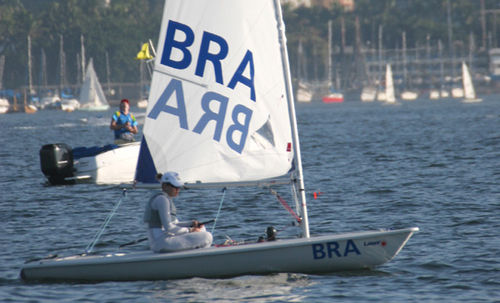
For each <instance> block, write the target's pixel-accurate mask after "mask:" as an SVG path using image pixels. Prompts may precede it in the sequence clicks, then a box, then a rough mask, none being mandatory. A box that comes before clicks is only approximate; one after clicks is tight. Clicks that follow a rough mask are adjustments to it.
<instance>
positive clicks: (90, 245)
mask: <svg viewBox="0 0 500 303" xmlns="http://www.w3.org/2000/svg"><path fill="white" fill-rule="evenodd" d="M126 196H127V189H126V188H124V189H123V192H122V196H121V198H120V200H119V201H118V203H116V205H115V207H114V208H113V209H112V210H111V212H110V213H109V215H108V217H107V218H106V220H104V223H103V224H102V225H101V229H100V230H99V231H98V232H97V234H96V235H95V236H94V239H93V240H92V242H90V243H89V245H87V248H85V253H86V254H90V253H91V252H92V250H93V249H94V246H95V245H96V243H97V242H98V241H99V238H100V237H101V235H102V233H103V232H104V229H106V226H108V223H109V221H111V218H112V217H113V215H114V214H115V213H116V211H117V210H118V207H120V204H121V203H122V202H123V200H124V199H125V197H126Z"/></svg>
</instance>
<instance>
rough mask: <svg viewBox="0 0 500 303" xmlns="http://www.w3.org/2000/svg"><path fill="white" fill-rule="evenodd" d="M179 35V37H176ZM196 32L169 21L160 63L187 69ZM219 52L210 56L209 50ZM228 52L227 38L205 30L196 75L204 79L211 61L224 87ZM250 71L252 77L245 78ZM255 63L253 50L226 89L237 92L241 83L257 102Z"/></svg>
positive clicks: (245, 57)
mask: <svg viewBox="0 0 500 303" xmlns="http://www.w3.org/2000/svg"><path fill="white" fill-rule="evenodd" d="M181 32H182V33H183V35H182V34H181ZM177 33H179V34H177ZM176 36H177V39H181V38H180V37H182V36H183V37H182V38H183V40H176ZM195 38H196V37H195V34H194V31H193V30H192V29H191V28H190V27H189V26H187V25H185V24H182V23H179V22H175V21H172V20H170V21H169V22H168V27H167V33H166V37H165V43H164V46H163V54H162V57H161V64H163V65H165V66H168V67H172V68H175V69H186V68H188V67H189V66H190V65H191V62H192V61H193V54H192V53H191V51H190V50H189V47H190V46H191V45H193V43H194V41H195ZM211 44H216V45H217V46H218V47H215V46H214V47H212V48H211V47H210V45H211ZM217 48H218V52H217V53H215V52H214V53H210V49H212V51H213V49H217ZM173 53H175V54H176V57H179V56H180V58H176V59H177V60H175V59H173V58H172V54H173ZM228 53H229V45H228V44H227V41H226V39H224V38H223V37H221V36H218V35H216V34H213V33H210V32H207V31H204V32H203V35H202V38H201V46H200V49H199V54H198V60H197V63H196V70H195V75H196V76H198V77H201V78H203V76H204V73H205V66H206V63H207V62H208V61H210V62H211V63H212V65H213V70H214V73H215V81H216V82H217V83H219V84H221V85H224V79H223V73H222V64H221V62H222V60H224V59H225V58H226V57H227V55H228ZM247 69H248V74H249V77H247V76H245V75H244V73H245V71H246V70H247ZM254 75H255V68H254V60H253V54H252V52H251V51H250V50H247V51H246V53H245V55H244V56H243V58H242V59H241V63H240V64H239V66H238V68H237V69H236V70H235V71H234V74H233V76H232V77H231V80H230V81H229V84H228V85H227V87H229V88H231V89H233V90H234V89H235V88H236V85H237V84H238V83H241V84H243V85H245V86H247V87H248V88H250V99H251V100H252V101H256V93H255V85H254Z"/></svg>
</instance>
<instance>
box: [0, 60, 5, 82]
mask: <svg viewBox="0 0 500 303" xmlns="http://www.w3.org/2000/svg"><path fill="white" fill-rule="evenodd" d="M4 66H5V56H4V55H1V56H0V90H2V89H3V69H4Z"/></svg>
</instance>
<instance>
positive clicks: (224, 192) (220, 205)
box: [212, 187, 227, 236]
mask: <svg viewBox="0 0 500 303" xmlns="http://www.w3.org/2000/svg"><path fill="white" fill-rule="evenodd" d="M226 190H227V188H226V187H224V188H223V189H222V198H221V200H220V203H219V210H218V211H217V215H216V216H215V221H214V225H213V226H212V236H213V234H214V231H215V226H216V225H217V219H218V218H219V214H220V210H221V209H222V203H223V202H224V197H225V196H226Z"/></svg>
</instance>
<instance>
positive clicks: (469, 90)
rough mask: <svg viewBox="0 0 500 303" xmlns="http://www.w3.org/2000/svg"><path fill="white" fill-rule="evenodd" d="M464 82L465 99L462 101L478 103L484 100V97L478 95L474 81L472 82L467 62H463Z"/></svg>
mask: <svg viewBox="0 0 500 303" xmlns="http://www.w3.org/2000/svg"><path fill="white" fill-rule="evenodd" d="M462 83H463V86H464V99H463V100H462V102H465V103H476V102H481V101H483V99H481V98H478V97H477V96H476V91H475V89H474V83H472V78H471V76H470V72H469V68H468V67H467V64H465V62H462Z"/></svg>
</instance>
